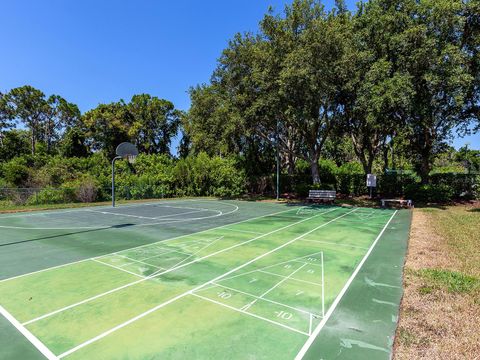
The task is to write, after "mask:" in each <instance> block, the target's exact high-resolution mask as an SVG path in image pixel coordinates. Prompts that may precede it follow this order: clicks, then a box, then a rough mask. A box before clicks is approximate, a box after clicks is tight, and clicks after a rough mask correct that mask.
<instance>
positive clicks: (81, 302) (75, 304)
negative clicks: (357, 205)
mask: <svg viewBox="0 0 480 360" xmlns="http://www.w3.org/2000/svg"><path fill="white" fill-rule="evenodd" d="M334 210H336V209H333V210H332V211H334ZM347 214H348V213H347ZM314 217H315V216H312V217H310V218H305V219H303V220H300V221H297V222H294V223H291V224H288V225H286V226H283V227H281V228H278V229H276V230H272V231H270V232H269V233H266V234H264V235H261V236H257V237H255V238H253V239H250V240H247V241H244V242H241V243H238V244H235V245H232V246H229V247H227V248H225V249H222V250H218V251H216V252H213V253H211V254H208V255H205V256H203V257H201V258H198V259H195V260H192V261H190V262H188V263H185V264H182V265H180V266H177V267H176V268H170V269H167V270H164V271H161V272H154V273H153V274H151V275H149V276H148V277H146V278H144V279H140V280H137V281H134V282H131V283H128V284H125V285H122V286H119V287H117V288H114V289H111V290H109V291H106V292H104V293H100V294H97V295H95V296H92V297H90V298H87V299H84V300H82V301H79V302H77V303H74V304H71V305H68V306H65V307H63V308H61V309H57V310H54V311H52V312H50V313H48V314H44V315H41V316H39V317H37V318H35V319H31V320H29V323H32V322H35V321H39V320H42V319H45V318H47V317H50V316H52V315H56V314H58V313H61V312H63V311H66V310H69V309H72V308H74V307H77V306H80V305H83V304H85V303H87V302H90V301H93V300H96V299H99V298H101V297H103V296H106V295H109V294H112V293H114V292H117V291H120V290H123V289H125V288H127V287H130V286H133V285H136V284H139V283H141V282H143V281H147V280H149V279H152V278H155V277H158V276H161V275H163V274H166V273H169V272H171V271H174V270H178V269H180V268H183V267H185V266H188V265H191V264H194V263H197V262H199V261H202V260H204V259H207V258H209V257H212V256H215V255H218V254H221V253H223V252H225V251H229V250H231V249H234V248H237V247H239V246H242V245H245V244H248V243H250V242H252V241H255V240H258V239H260V238H262V237H264V236H267V235H271V234H274V233H276V232H279V231H282V230H285V229H287V228H289V227H292V226H294V225H298V224H300V223H302V222H304V221H307V220H310V219H312V218H314ZM327 224H328V223H327ZM92 260H94V259H92Z"/></svg>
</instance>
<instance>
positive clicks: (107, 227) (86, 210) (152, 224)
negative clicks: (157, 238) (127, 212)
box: [0, 200, 239, 230]
mask: <svg viewBox="0 0 480 360" xmlns="http://www.w3.org/2000/svg"><path fill="white" fill-rule="evenodd" d="M192 201H193V200H192ZM224 204H225V205H229V206H233V207H234V209H233V210H231V211H227V212H225V213H224V212H223V211H221V210H213V211H216V212H218V213H217V214H215V215H209V216H204V217H199V218H190V219H166V220H169V221H168V222H162V221H161V219H160V222H152V223H147V224H134V225H133V226H156V225H165V224H176V223H182V222H191V221H197V220H207V219H213V218H216V217H219V216H226V215H230V214H233V213H234V212H237V211H238V209H239V207H238V206H237V205H233V204H230V203H224ZM151 205H154V204H151ZM164 207H166V206H164ZM83 211H84V212H98V213H102V212H99V211H94V210H91V209H85V210H83ZM0 220H1V218H0ZM0 228H3V229H17V230H82V229H98V230H101V229H113V228H115V225H106V226H105V225H99V226H76V227H24V226H23V227H22V226H10V225H0Z"/></svg>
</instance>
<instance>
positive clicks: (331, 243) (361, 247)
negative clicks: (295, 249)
mask: <svg viewBox="0 0 480 360" xmlns="http://www.w3.org/2000/svg"><path fill="white" fill-rule="evenodd" d="M302 241H307V242H312V243H318V244H325V245H335V246H342V247H349V248H355V249H362V250H368V247H366V246H356V245H348V244H340V243H335V242H331V241H321V240H309V239H302Z"/></svg>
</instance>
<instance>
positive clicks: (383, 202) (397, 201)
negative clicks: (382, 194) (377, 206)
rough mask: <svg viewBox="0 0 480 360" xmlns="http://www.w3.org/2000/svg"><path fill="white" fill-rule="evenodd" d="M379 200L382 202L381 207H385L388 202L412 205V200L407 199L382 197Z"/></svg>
mask: <svg viewBox="0 0 480 360" xmlns="http://www.w3.org/2000/svg"><path fill="white" fill-rule="evenodd" d="M380 202H381V203H382V207H385V206H386V204H387V203H389V202H393V203H398V204H399V205H400V206H405V205H406V206H407V207H408V208H411V207H413V203H412V200H407V199H382V200H380Z"/></svg>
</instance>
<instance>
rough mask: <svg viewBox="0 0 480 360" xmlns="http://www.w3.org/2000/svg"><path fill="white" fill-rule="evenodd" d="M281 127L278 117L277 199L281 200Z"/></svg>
mask: <svg viewBox="0 0 480 360" xmlns="http://www.w3.org/2000/svg"><path fill="white" fill-rule="evenodd" d="M279 128H280V123H279V121H278V119H277V134H276V139H275V140H276V141H275V142H276V144H275V145H277V191H276V193H277V201H279V200H280V148H279V140H280V134H279V131H280V130H279Z"/></svg>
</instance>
